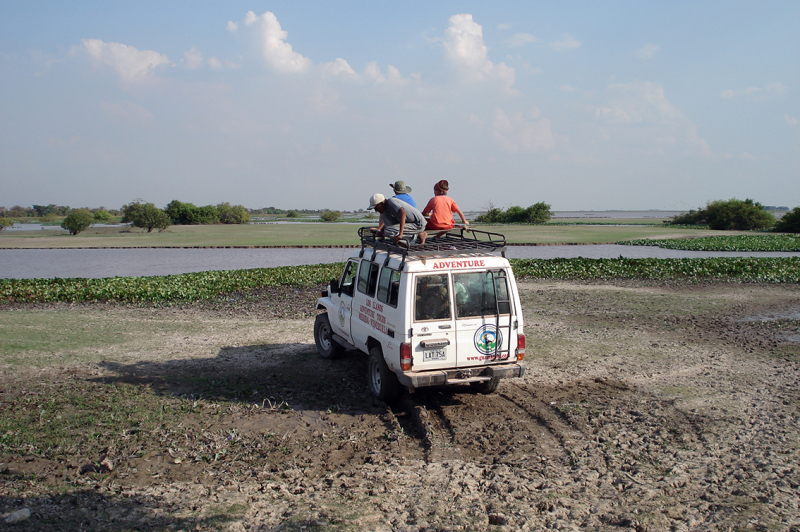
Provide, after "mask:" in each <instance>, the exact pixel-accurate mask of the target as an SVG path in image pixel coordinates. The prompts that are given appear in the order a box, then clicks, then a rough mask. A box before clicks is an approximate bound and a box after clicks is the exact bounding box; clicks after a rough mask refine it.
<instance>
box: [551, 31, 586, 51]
mask: <svg viewBox="0 0 800 532" xmlns="http://www.w3.org/2000/svg"><path fill="white" fill-rule="evenodd" d="M582 44H583V43H582V42H581V41H579V40H578V39H576V38H575V37H573V36H572V35H569V34H567V33H565V34H564V35H563V36H562V37H561V39H560V40H558V41H553V42H551V43H550V48H552V49H553V50H555V51H557V52H560V51H562V50H574V49H575V48H580V47H581V45H582Z"/></svg>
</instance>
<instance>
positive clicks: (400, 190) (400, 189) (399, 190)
mask: <svg viewBox="0 0 800 532" xmlns="http://www.w3.org/2000/svg"><path fill="white" fill-rule="evenodd" d="M389 186H390V187H392V188H393V189H394V193H395V194H407V193H409V192H411V187H407V186H406V182H405V181H395V182H394V185H393V184H391V183H389Z"/></svg>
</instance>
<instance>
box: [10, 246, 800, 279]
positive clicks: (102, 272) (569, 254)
mask: <svg viewBox="0 0 800 532" xmlns="http://www.w3.org/2000/svg"><path fill="white" fill-rule="evenodd" d="M357 251H358V250H357V249H352V248H302V249H294V248H271V249H270V248H244V249H221V248H218V249H174V248H169V249H168V248H134V249H0V278H7V279H34V278H52V277H62V278H66V277H85V278H99V277H139V276H150V275H174V274H179V273H189V272H200V271H209V270H244V269H251V268H272V267H276V266H294V265H301V264H321V263H331V262H342V261H345V260H346V259H347V257H349V256H350V255H351V254H353V253H354V252H357ZM506 256H507V257H509V258H526V259H527V258H536V259H554V258H575V257H585V258H595V259H600V258H618V257H625V258H691V257H800V253H775V252H770V253H738V252H711V251H680V250H669V249H661V248H657V247H652V246H619V245H611V244H609V245H581V246H509V247H508V251H507V253H506Z"/></svg>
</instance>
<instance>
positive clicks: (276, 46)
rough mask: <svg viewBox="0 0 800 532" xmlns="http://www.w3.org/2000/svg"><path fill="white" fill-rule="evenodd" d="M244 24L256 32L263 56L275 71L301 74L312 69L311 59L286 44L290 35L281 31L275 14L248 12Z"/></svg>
mask: <svg viewBox="0 0 800 532" xmlns="http://www.w3.org/2000/svg"><path fill="white" fill-rule="evenodd" d="M244 23H245V25H246V26H248V27H251V28H253V29H254V31H255V32H256V37H257V39H258V43H259V46H260V51H261V54H262V56H263V57H264V60H265V61H266V62H267V64H269V65H270V66H271V67H272V68H273V69H274V70H276V71H278V72H288V73H301V72H305V71H306V70H308V69H309V68H310V67H311V65H312V62H311V59H309V58H307V57H305V56H303V55H302V54H299V53H297V52H295V51H294V50H292V45H291V44H289V43H288V42H286V38H287V37H288V33H287V32H286V31H284V30H282V29H281V25H280V23H279V22H278V19H277V17H276V16H275V14H274V13H272V12H270V11H266V12H265V13H264V14H263V15H260V16H257V15H256V14H255V13H253V12H252V11H248V12H247V14H246V15H245V18H244ZM229 28H230V25H229Z"/></svg>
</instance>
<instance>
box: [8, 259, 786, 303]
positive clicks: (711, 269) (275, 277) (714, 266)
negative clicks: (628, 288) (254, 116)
mask: <svg viewBox="0 0 800 532" xmlns="http://www.w3.org/2000/svg"><path fill="white" fill-rule="evenodd" d="M511 264H512V266H513V268H514V273H515V275H516V276H517V277H519V278H535V279H705V280H729V281H745V282H763V283H797V282H800V257H780V258H746V257H744V258H743V257H737V258H702V259H625V258H618V259H585V258H580V257H579V258H573V259H511ZM343 266H344V264H343V263H332V264H313V265H307V266H281V267H279V268H258V269H252V270H227V271H210V272H197V273H185V274H181V275H166V276H158V277H156V276H154V277H109V278H102V279H82V278H69V279H59V278H55V279H0V303H11V302H20V303H25V302H41V303H46V302H53V301H63V302H84V301H113V302H120V303H134V304H138V303H173V302H191V301H201V300H205V299H211V298H213V297H217V296H220V295H223V294H229V293H233V292H242V291H248V290H253V289H258V288H265V287H270V286H287V285H288V286H313V285H319V284H322V283H325V282H327V281H329V280H331V279H335V278H338V277H339V276H340V274H341V272H342V268H343Z"/></svg>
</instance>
